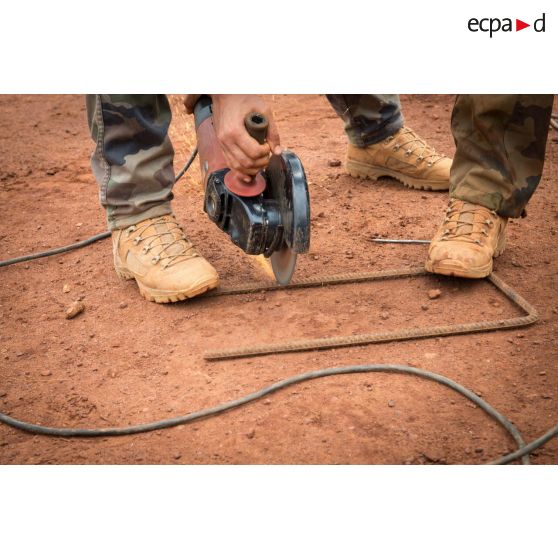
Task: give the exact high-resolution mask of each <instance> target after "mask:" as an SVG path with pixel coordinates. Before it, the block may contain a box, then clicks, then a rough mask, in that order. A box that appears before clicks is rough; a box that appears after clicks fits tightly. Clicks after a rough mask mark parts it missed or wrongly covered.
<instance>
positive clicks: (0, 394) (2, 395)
mask: <svg viewBox="0 0 558 558" xmlns="http://www.w3.org/2000/svg"><path fill="white" fill-rule="evenodd" d="M6 395H8V392H7V391H0V397H6Z"/></svg>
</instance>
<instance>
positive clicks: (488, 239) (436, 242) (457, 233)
mask: <svg viewBox="0 0 558 558" xmlns="http://www.w3.org/2000/svg"><path fill="white" fill-rule="evenodd" d="M507 224H508V220H507V219H506V218H504V217H500V216H499V215H498V214H497V213H496V212H495V211H491V210H490V209H487V208H486V207H484V206H482V205H477V204H475V203H468V202H464V201H461V200H457V199H451V200H450V202H449V206H448V208H447V210H446V217H445V219H444V221H443V222H442V224H441V225H440V227H439V228H438V230H437V232H436V234H435V235H434V238H433V239H432V242H431V243H430V249H429V251H428V259H427V260H426V265H425V267H426V271H430V272H431V273H440V274H441V275H455V276H457V277H466V278H469V279H479V278H481V277H486V276H487V275H489V274H490V273H491V271H492V258H495V257H497V256H499V255H500V254H501V253H502V252H503V251H504V248H505V247H506V226H507Z"/></svg>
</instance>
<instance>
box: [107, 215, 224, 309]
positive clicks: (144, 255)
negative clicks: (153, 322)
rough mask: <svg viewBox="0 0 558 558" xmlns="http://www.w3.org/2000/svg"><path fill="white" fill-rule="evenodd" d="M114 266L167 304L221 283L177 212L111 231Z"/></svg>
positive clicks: (151, 296)
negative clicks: (192, 241)
mask: <svg viewBox="0 0 558 558" xmlns="http://www.w3.org/2000/svg"><path fill="white" fill-rule="evenodd" d="M112 246H113V255H114V267H115V269H116V273H117V274H118V276H119V277H121V278H122V279H135V280H136V283H137V284H138V287H139V290H140V293H141V295H142V296H143V297H144V298H146V299H147V300H150V301H152V302H159V303H167V302H177V301H179V300H185V299H187V298H193V297H195V296H198V295H200V294H202V293H204V292H206V291H208V290H210V289H214V288H215V287H217V286H218V285H219V276H218V275H217V271H215V269H214V268H213V266H212V265H211V264H210V263H209V262H208V261H207V260H205V259H204V258H203V257H202V256H201V255H200V254H199V253H198V252H197V251H196V249H195V247H194V246H193V245H192V243H191V242H190V241H189V240H188V239H187V238H186V236H185V234H184V232H183V230H182V228H181V227H180V225H179V224H178V223H177V221H176V218H175V217H174V215H164V216H162V217H155V218H152V219H145V220H144V221H140V222H139V223H137V224H135V225H131V226H129V227H127V228H125V229H120V230H115V231H113V233H112Z"/></svg>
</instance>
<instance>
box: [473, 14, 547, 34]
mask: <svg viewBox="0 0 558 558" xmlns="http://www.w3.org/2000/svg"><path fill="white" fill-rule="evenodd" d="M545 16H546V14H544V13H543V15H542V16H541V17H540V18H539V19H536V20H535V21H534V22H533V29H534V30H535V32H536V33H544V32H545V23H546V22H545ZM467 27H468V28H469V31H472V32H473V33H477V32H478V31H482V32H483V33H490V38H492V35H493V34H494V33H497V32H498V31H503V32H510V31H513V30H514V29H513V25H512V20H511V18H509V17H505V18H503V19H500V18H498V17H490V18H489V17H485V18H483V19H477V18H475V17H472V18H471V19H470V20H469V21H468V23H467ZM527 27H531V24H530V23H525V22H524V21H522V20H520V19H516V20H515V31H521V30H522V29H526V28H527Z"/></svg>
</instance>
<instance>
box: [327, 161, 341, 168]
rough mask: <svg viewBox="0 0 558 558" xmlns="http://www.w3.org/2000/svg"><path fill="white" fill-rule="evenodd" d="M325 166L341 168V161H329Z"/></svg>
mask: <svg viewBox="0 0 558 558" xmlns="http://www.w3.org/2000/svg"><path fill="white" fill-rule="evenodd" d="M327 164H328V165H329V166H330V167H340V166H341V161H340V160H339V159H330V160H329V161H328V162H327Z"/></svg>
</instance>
